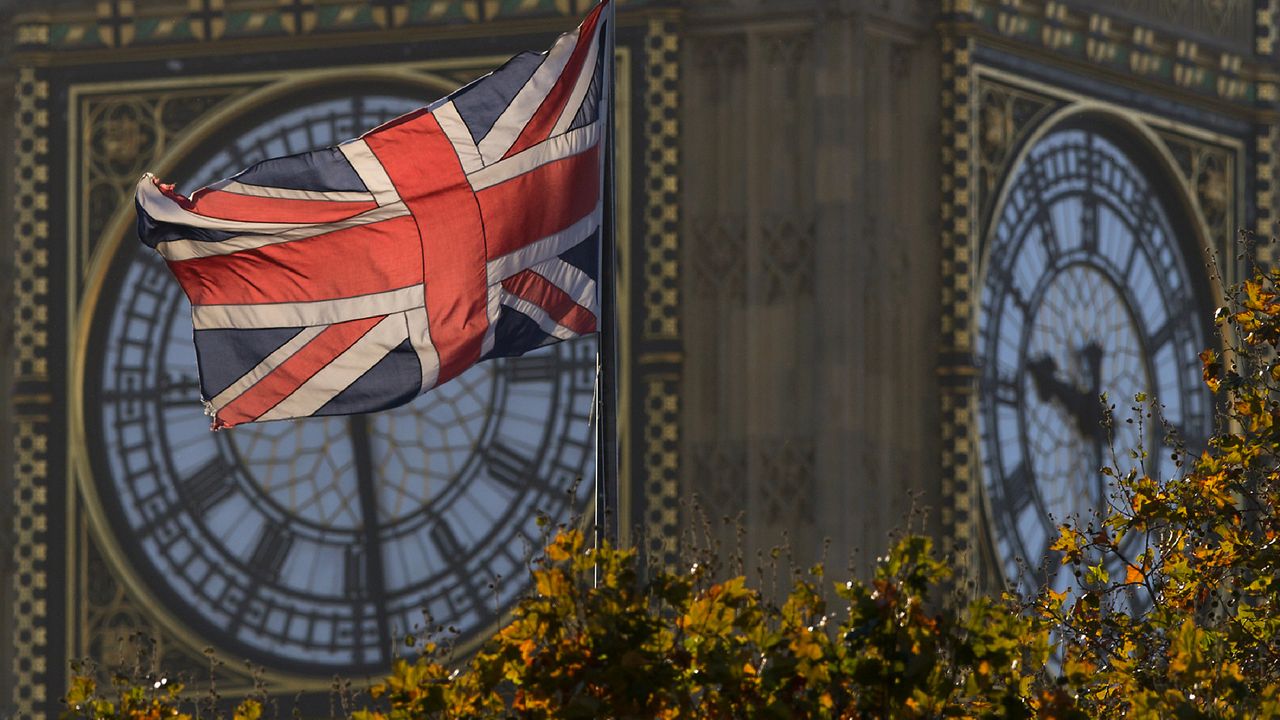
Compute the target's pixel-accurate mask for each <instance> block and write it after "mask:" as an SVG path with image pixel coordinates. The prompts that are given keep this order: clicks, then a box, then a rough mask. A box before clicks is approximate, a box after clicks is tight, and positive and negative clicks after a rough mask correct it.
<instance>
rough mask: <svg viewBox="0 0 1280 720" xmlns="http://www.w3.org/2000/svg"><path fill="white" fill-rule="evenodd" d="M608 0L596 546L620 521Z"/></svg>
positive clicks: (614, 536) (612, 22)
mask: <svg viewBox="0 0 1280 720" xmlns="http://www.w3.org/2000/svg"><path fill="white" fill-rule="evenodd" d="M607 1H608V2H609V8H608V12H607V13H606V15H605V17H606V22H607V23H608V24H607V26H606V28H605V31H606V32H607V33H608V42H607V43H606V45H605V47H606V48H607V50H608V53H609V57H608V59H607V61H606V62H605V67H606V68H607V72H608V75H607V78H606V79H607V83H606V85H605V87H606V91H607V100H606V103H605V117H604V121H605V124H604V188H603V198H602V201H603V204H604V207H603V213H602V214H603V218H602V221H601V225H600V274H599V278H600V281H599V285H598V287H599V290H598V292H599V294H600V338H599V343H600V344H599V350H598V360H597V363H598V367H597V373H598V376H597V379H596V382H597V391H596V408H595V411H596V488H595V489H596V545H597V547H599V546H601V545H602V544H603V543H604V542H606V541H607V542H608V543H610V544H611V545H616V544H617V542H618V523H619V522H624V521H625V520H624V519H623V518H619V517H618V433H617V415H616V414H615V413H616V408H617V402H616V398H617V356H618V335H617V330H618V318H617V303H616V298H615V297H614V293H615V289H616V287H617V284H616V282H615V277H616V274H617V273H616V271H617V255H616V253H615V244H614V237H615V235H616V232H615V227H614V218H615V214H614V205H615V203H616V198H615V192H616V187H617V185H616V183H615V182H614V171H615V164H614V134H613V125H614V94H613V91H614V87H615V86H616V82H615V79H614V70H615V61H614V59H615V57H616V52H615V50H614V47H615V42H616V38H617V35H616V33H617V9H616V0H607Z"/></svg>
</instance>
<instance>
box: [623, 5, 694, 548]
mask: <svg viewBox="0 0 1280 720" xmlns="http://www.w3.org/2000/svg"><path fill="white" fill-rule="evenodd" d="M644 43H645V68H646V72H645V78H646V84H645V94H644V102H645V108H646V110H647V113H646V118H645V127H644V130H643V132H644V137H645V140H646V157H645V170H646V172H645V188H644V190H645V198H646V200H645V205H644V209H645V216H644V218H643V219H642V222H643V227H644V236H643V240H642V242H643V245H642V246H641V248H640V249H641V253H632V254H631V257H637V256H639V257H642V258H643V259H642V261H641V262H642V265H641V267H642V268H643V270H642V273H641V277H642V278H643V285H642V288H641V295H640V299H641V302H642V304H643V308H644V310H643V313H644V316H643V318H640V320H639V322H640V323H641V324H640V328H639V329H640V339H641V342H660V343H672V342H674V343H678V342H679V341H680V332H681V330H680V268H679V257H680V236H679V222H680V214H679V213H680V204H679V203H680V199H679V191H680V187H679V168H680V166H679V163H680V128H679V120H678V118H679V107H680V106H679V85H680V64H679V54H680V36H679V33H678V32H677V31H676V28H675V26H674V24H673V23H671V22H669V21H664V20H660V19H653V20H651V21H650V22H649V26H648V32H647V34H646V35H645V39H644ZM627 354H628V355H629V354H630V353H627ZM637 372H639V374H640V376H639V378H637V380H635V381H634V382H633V385H634V386H635V387H637V388H638V389H640V392H641V393H642V396H643V398H644V399H643V401H642V402H643V403H644V404H643V405H642V406H641V407H642V408H643V412H644V414H643V418H644V427H643V430H641V436H640V440H639V444H640V445H641V447H642V449H641V450H640V453H641V456H640V461H641V463H640V464H641V467H643V468H644V470H643V477H644V486H643V487H644V495H645V506H644V507H645V517H644V521H645V535H646V548H645V550H646V552H647V553H648V556H649V558H650V559H651V560H655V561H658V562H660V563H663V564H667V565H672V564H674V562H675V560H676V556H677V552H678V547H677V540H678V535H679V520H680V518H679V511H678V508H679V505H680V503H679V494H680V401H679V394H680V382H679V381H680V378H679V376H678V375H661V374H649V373H646V372H645V369H644V368H643V367H641V368H640V369H639V370H638V371H637ZM623 459H624V461H625V460H626V459H627V458H626V456H623ZM623 518H624V519H629V518H630V516H629V515H624V516H623ZM624 525H625V523H624Z"/></svg>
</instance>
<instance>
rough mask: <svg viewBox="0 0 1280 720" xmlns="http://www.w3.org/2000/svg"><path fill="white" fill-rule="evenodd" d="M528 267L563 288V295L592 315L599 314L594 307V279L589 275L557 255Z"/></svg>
mask: <svg viewBox="0 0 1280 720" xmlns="http://www.w3.org/2000/svg"><path fill="white" fill-rule="evenodd" d="M529 269H530V270H532V271H534V272H535V273H537V274H539V275H541V276H542V277H543V278H545V279H546V281H547V282H549V283H551V284H552V285H555V286H556V287H558V288H560V289H561V290H563V291H564V294H565V295H568V296H569V297H570V298H572V299H573V301H574V302H576V303H578V304H579V305H581V306H582V307H584V308H586V309H588V310H590V311H591V314H592V315H596V316H599V315H600V312H599V310H598V309H597V307H596V281H595V280H592V279H591V276H590V275H588V274H586V273H584V272H582V270H580V269H578V268H577V267H575V266H573V265H570V264H569V263H567V262H565V261H563V260H561V259H560V258H558V257H553V258H551V259H550V260H544V261H543V262H540V263H538V264H537V265H534V266H533V267H531V268H529Z"/></svg>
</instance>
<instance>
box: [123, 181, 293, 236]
mask: <svg viewBox="0 0 1280 720" xmlns="http://www.w3.org/2000/svg"><path fill="white" fill-rule="evenodd" d="M157 182H158V181H157V180H156V176H155V175H152V174H151V173H147V174H145V175H143V176H142V179H141V180H139V181H138V186H137V192H136V194H135V197H136V199H137V201H138V204H139V205H141V206H142V209H143V210H144V211H145V212H146V213H147V214H148V215H150V216H151V217H152V218H153V219H155V220H159V221H160V222H166V223H173V224H174V225H188V226H190V227H197V228H208V229H212V230H217V231H219V232H254V233H272V232H280V231H283V230H291V229H293V228H298V227H304V226H306V225H308V223H299V222H293V223H282V222H245V221H242V220H227V219H224V218H216V217H210V216H207V215H201V214H199V213H194V212H191V211H190V210H187V209H186V208H184V207H182V206H181V205H180V204H178V202H177V201H176V200H174V199H173V198H171V197H169V196H168V195H165V194H164V193H163V192H162V191H161V190H160V188H159V187H158V186H157V185H156V183H157Z"/></svg>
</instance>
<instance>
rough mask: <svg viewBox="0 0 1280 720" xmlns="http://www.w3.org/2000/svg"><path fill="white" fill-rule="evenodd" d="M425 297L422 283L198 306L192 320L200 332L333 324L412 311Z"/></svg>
mask: <svg viewBox="0 0 1280 720" xmlns="http://www.w3.org/2000/svg"><path fill="white" fill-rule="evenodd" d="M422 297H423V295H422V285H421V284H418V285H411V286H409V287H404V288H400V289H399V290H388V291H387V292H381V293H374V294H372V295H359V296H356V297H349V298H339V299H337V300H317V301H315V302H298V303H265V304H259V305H196V306H194V307H192V308H191V321H192V323H193V324H194V325H195V329H196V330H214V329H218V328H230V329H246V330H253V329H257V328H279V327H307V326H310V325H333V324H335V323H341V322H347V321H348V320H359V319H361V318H367V317H374V316H377V315H388V314H392V313H399V312H404V311H406V310H412V309H413V308H415V307H421V306H422Z"/></svg>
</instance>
